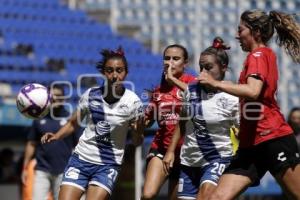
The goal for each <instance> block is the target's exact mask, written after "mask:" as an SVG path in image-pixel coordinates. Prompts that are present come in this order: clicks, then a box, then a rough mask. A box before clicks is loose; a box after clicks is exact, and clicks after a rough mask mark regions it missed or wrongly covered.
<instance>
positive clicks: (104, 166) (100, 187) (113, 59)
mask: <svg viewBox="0 0 300 200" xmlns="http://www.w3.org/2000/svg"><path fill="white" fill-rule="evenodd" d="M101 54H102V60H101V61H100V62H99V63H98V65H97V68H98V69H99V70H100V72H101V73H102V74H103V75H104V76H105V78H106V82H105V84H104V85H103V86H100V87H93V88H90V89H88V90H87V91H86V92H85V93H84V94H83V96H82V97H81V99H80V101H79V105H78V110H77V111H76V112H75V113H74V114H73V116H72V118H71V119H70V121H69V122H68V123H67V124H66V125H65V126H63V127H62V128H61V129H60V130H59V131H58V132H57V133H56V134H53V133H46V134H45V135H44V136H43V137H42V143H48V142H54V141H56V140H59V139H62V138H64V137H66V136H67V135H68V134H70V133H71V132H72V131H73V130H74V129H76V128H77V127H78V125H79V123H80V122H81V121H82V119H83V117H85V118H86V121H87V126H86V128H85V130H84V132H83V135H82V136H81V137H80V139H79V143H78V145H77V146H76V148H75V152H74V154H73V155H72V156H71V158H70V160H69V163H68V165H67V167H66V169H65V172H64V176H63V180H62V185H61V188H60V192H59V199H60V200H79V199H80V197H81V195H82V194H83V192H86V199H87V200H92V199H93V200H95V199H97V200H105V199H108V198H109V196H110V194H111V191H112V190H113V186H114V183H115V182H116V178H117V176H118V174H119V170H120V166H121V164H122V159H123V155H124V147H125V142H126V135H127V131H128V127H129V126H130V125H131V126H132V127H133V141H134V143H136V144H140V143H141V142H142V139H143V129H144V128H143V119H142V115H143V107H142V103H141V101H140V99H139V98H138V96H137V95H136V94H135V93H133V92H132V91H130V90H128V89H126V88H125V87H124V86H123V84H122V81H123V80H124V79H125V77H126V75H127V73H128V66H127V61H126V58H125V56H124V52H123V50H122V49H121V48H120V49H118V50H117V51H111V50H103V51H102V53H101Z"/></svg>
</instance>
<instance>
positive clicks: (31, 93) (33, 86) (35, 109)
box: [16, 83, 51, 119]
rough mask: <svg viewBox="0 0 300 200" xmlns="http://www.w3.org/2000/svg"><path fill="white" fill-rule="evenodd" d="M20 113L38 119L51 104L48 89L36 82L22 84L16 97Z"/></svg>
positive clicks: (45, 113)
mask: <svg viewBox="0 0 300 200" xmlns="http://www.w3.org/2000/svg"><path fill="white" fill-rule="evenodd" d="M16 103H17V107H18V110H19V111H20V113H22V114H23V115H24V116H25V117H28V118H30V119H40V118H42V117H44V116H45V115H47V114H48V112H49V110H50V105H51V95H50V91H49V90H48V89H47V88H46V87H45V86H43V85H41V84H38V83H30V84H27V85H25V86H23V87H22V88H21V90H20V92H19V93H18V96H17V99H16Z"/></svg>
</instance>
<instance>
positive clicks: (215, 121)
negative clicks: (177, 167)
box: [180, 83, 239, 167]
mask: <svg viewBox="0 0 300 200" xmlns="http://www.w3.org/2000/svg"><path fill="white" fill-rule="evenodd" d="M184 99H185V100H184V102H185V104H186V105H185V106H183V109H184V110H185V112H187V113H188V116H189V117H190V120H189V121H188V122H187V130H186V134H185V138H184V144H183V146H182V147H181V155H180V159H181V164H183V165H186V166H192V167H200V166H205V165H207V164H208V163H209V162H212V161H214V160H217V159H220V158H224V157H229V156H232V144H231V140H230V131H229V129H230V127H231V126H233V125H235V126H238V125H239V99H238V98H237V97H235V96H232V95H230V94H227V93H224V92H215V93H211V92H207V91H206V90H205V89H204V88H201V86H200V85H199V84H198V83H194V84H191V85H189V86H188V90H187V92H186V93H185V97H184Z"/></svg>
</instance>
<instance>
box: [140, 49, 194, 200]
mask: <svg viewBox="0 0 300 200" xmlns="http://www.w3.org/2000/svg"><path fill="white" fill-rule="evenodd" d="M163 59H164V73H163V75H162V80H161V84H160V86H159V87H157V88H156V89H155V90H154V91H153V92H152V100H151V102H150V104H149V106H148V107H147V109H146V113H145V121H146V125H149V124H152V123H153V122H154V121H155V120H156V121H157V122H158V126H159V129H158V130H157V132H156V134H155V137H154V139H153V142H152V144H151V148H150V151H149V154H148V157H147V171H146V178H145V183H144V188H143V194H142V200H147V199H154V198H155V196H156V195H157V194H158V192H159V190H160V188H161V186H162V185H163V183H164V182H165V181H166V179H167V178H169V195H168V196H169V199H175V198H176V186H177V183H178V175H179V174H178V165H174V168H173V170H172V172H171V173H170V174H168V173H167V172H166V171H164V168H163V162H162V159H163V157H164V155H165V153H166V150H167V148H168V145H169V143H170V141H171V138H172V134H173V131H174V128H175V125H176V123H177V121H178V117H179V110H180V107H181V100H182V98H181V91H183V90H185V89H186V87H187V83H189V82H191V81H192V80H195V78H194V77H193V76H191V75H187V74H185V73H184V68H185V67H186V65H187V63H188V52H187V50H186V49H185V48H184V47H183V46H181V45H178V44H174V45H170V46H168V47H166V49H165V50H164V53H163ZM180 146H181V142H180V143H179V144H178V146H177V150H176V152H177V154H176V155H178V156H177V157H178V159H176V163H179V162H178V161H179V151H180Z"/></svg>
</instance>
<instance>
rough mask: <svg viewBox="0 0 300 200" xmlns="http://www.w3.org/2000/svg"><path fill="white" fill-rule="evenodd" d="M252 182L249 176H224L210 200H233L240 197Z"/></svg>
mask: <svg viewBox="0 0 300 200" xmlns="http://www.w3.org/2000/svg"><path fill="white" fill-rule="evenodd" d="M251 183H252V181H251V179H250V178H249V177H248V176H244V175H237V174H223V175H222V176H221V178H220V180H219V182H218V186H217V188H216V189H215V190H214V192H213V193H212V195H211V196H210V198H209V200H232V199H235V198H236V197H237V196H239V195H240V194H241V193H242V192H243V191H244V190H245V189H246V188H247V187H248V186H249V185H251Z"/></svg>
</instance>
